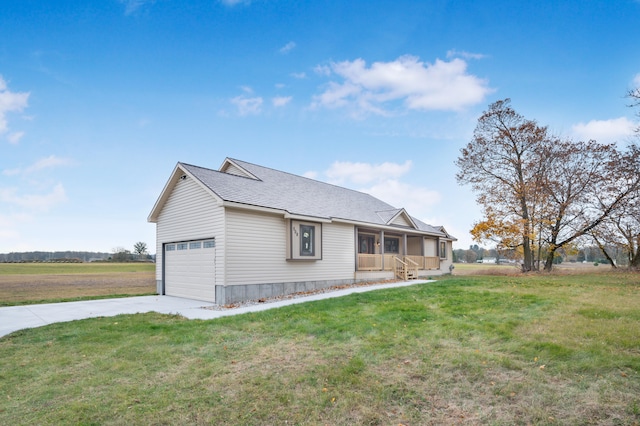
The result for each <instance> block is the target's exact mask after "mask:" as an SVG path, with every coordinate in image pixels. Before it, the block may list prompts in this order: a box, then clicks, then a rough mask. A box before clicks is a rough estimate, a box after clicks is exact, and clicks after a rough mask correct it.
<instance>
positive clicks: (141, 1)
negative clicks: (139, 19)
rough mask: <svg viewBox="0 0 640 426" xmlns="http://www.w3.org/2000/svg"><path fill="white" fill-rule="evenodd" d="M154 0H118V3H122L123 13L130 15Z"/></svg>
mask: <svg viewBox="0 0 640 426" xmlns="http://www.w3.org/2000/svg"><path fill="white" fill-rule="evenodd" d="M155 2H156V0H120V3H122V4H124V14H125V15H127V16H128V15H132V14H134V13H136V12H137V11H138V10H140V8H141V7H143V6H144V5H146V4H153V3H155Z"/></svg>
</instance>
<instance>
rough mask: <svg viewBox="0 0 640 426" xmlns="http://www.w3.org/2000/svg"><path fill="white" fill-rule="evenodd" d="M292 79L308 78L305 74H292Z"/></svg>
mask: <svg viewBox="0 0 640 426" xmlns="http://www.w3.org/2000/svg"><path fill="white" fill-rule="evenodd" d="M291 77H293V78H295V79H296V80H303V79H305V78H307V74H306V73H304V72H294V73H291Z"/></svg>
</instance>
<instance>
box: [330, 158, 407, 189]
mask: <svg viewBox="0 0 640 426" xmlns="http://www.w3.org/2000/svg"><path fill="white" fill-rule="evenodd" d="M412 166H413V163H412V162H411V160H407V161H405V162H404V164H397V163H390V162H385V163H382V164H369V163H352V162H350V161H336V162H334V163H333V164H332V165H331V167H329V169H328V170H327V171H325V175H326V176H327V177H328V178H329V180H330V181H331V182H332V183H335V184H342V183H344V182H353V183H356V184H366V183H370V182H376V181H380V180H383V179H385V180H386V179H397V178H399V177H401V176H402V175H404V174H406V173H408V172H409V171H410V170H411V167H412Z"/></svg>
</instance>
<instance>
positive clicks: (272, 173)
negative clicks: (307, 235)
mask: <svg viewBox="0 0 640 426" xmlns="http://www.w3.org/2000/svg"><path fill="white" fill-rule="evenodd" d="M229 160H230V161H232V162H233V164H235V165H237V166H240V167H241V168H242V169H244V170H246V171H248V172H249V173H251V174H252V175H254V176H255V177H257V178H258V179H252V178H249V177H243V176H237V175H233V174H229V173H224V172H221V171H217V170H211V169H207V168H203V167H198V166H194V165H190V164H185V163H179V165H180V167H182V168H184V169H185V170H186V171H188V172H189V173H191V174H192V175H193V176H194V177H195V178H197V179H198V180H200V181H201V182H202V183H203V184H204V185H205V186H206V187H208V188H209V189H210V190H211V191H212V192H214V193H215V194H216V195H217V196H218V197H220V198H221V199H222V200H224V201H229V202H234V203H241V204H247V205H250V206H259V207H267V208H272V209H278V210H283V211H286V212H288V213H290V214H293V215H302V216H312V217H317V218H323V219H343V220H349V221H356V222H363V223H369V224H372V225H388V223H387V222H388V220H389V219H391V218H392V217H393V216H394V215H395V214H397V213H398V211H400V210H401V209H397V208H395V207H393V206H391V205H390V204H387V203H385V202H384V201H381V200H379V199H377V198H375V197H373V196H371V195H369V194H365V193H363V192H358V191H354V190H352V189H347V188H343V187H340V186H336V185H332V184H328V183H325V182H320V181H316V180H313V179H309V178H305V177H302V176H297V175H293V174H291V173H286V172H282V171H278V170H274V169H270V168H268V167H263V166H259V165H256V164H252V163H247V162H244V161H240V160H235V159H229ZM412 219H413V221H414V223H416V225H417V226H418V228H419V230H420V231H423V232H427V233H430V234H433V235H438V236H442V237H446V236H447V234H446V233H444V232H443V231H442V228H441V227H434V226H431V225H427V224H426V223H424V222H421V221H419V220H417V219H415V218H413V217H412Z"/></svg>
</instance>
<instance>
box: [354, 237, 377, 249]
mask: <svg viewBox="0 0 640 426" xmlns="http://www.w3.org/2000/svg"><path fill="white" fill-rule="evenodd" d="M358 240H359V244H358V253H362V254H375V252H376V248H375V240H376V239H375V237H373V236H370V235H360V236H359V237H358Z"/></svg>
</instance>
